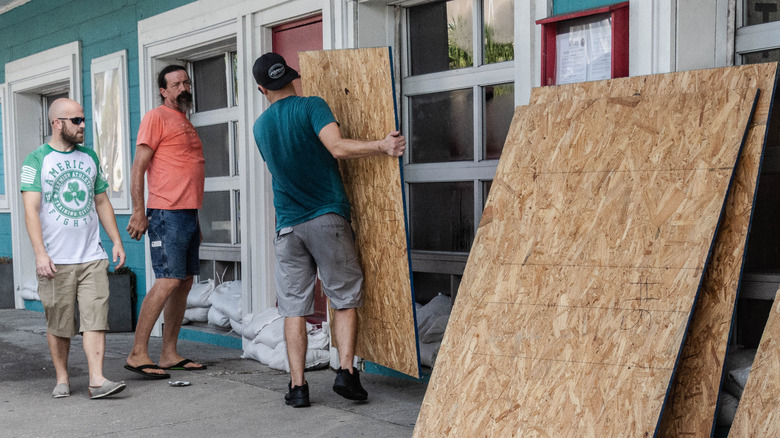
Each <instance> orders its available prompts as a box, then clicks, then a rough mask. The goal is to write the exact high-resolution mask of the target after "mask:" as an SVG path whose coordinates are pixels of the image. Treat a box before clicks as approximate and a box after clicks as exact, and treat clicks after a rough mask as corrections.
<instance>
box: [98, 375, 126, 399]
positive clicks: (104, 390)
mask: <svg viewBox="0 0 780 438" xmlns="http://www.w3.org/2000/svg"><path fill="white" fill-rule="evenodd" d="M124 389H125V382H112V381H110V380H108V379H106V381H105V382H103V384H102V385H100V386H90V387H89V398H91V399H96V398H103V397H108V396H109V395H114V394H119V393H120V392H122V390H124Z"/></svg>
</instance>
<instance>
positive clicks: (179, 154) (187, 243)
mask: <svg viewBox="0 0 780 438" xmlns="http://www.w3.org/2000/svg"><path fill="white" fill-rule="evenodd" d="M157 85H158V86H159V88H160V97H161V98H162V105H160V106H159V107H157V108H155V109H153V110H151V111H149V112H148V113H146V115H145V116H144V118H143V120H142V121H141V126H140V128H139V129H138V138H137V140H136V150H135V160H134V161H133V168H132V172H131V179H132V183H131V186H130V187H131V188H130V193H131V197H132V200H133V214H132V216H131V217H130V221H129V223H128V225H127V231H128V233H130V237H132V238H133V239H135V240H140V239H141V237H143V235H144V233H146V232H147V231H148V233H149V242H150V243H149V244H150V250H151V257H152V267H153V269H154V276H155V282H154V285H153V286H152V288H151V290H149V292H148V293H147V294H146V297H145V298H144V301H143V304H142V305H141V313H140V314H139V315H138V324H137V326H136V329H135V341H134V343H133V350H132V351H131V352H130V355H129V356H128V357H127V364H126V365H125V368H126V369H128V370H130V371H133V372H135V373H138V374H141V375H143V376H144V377H147V378H152V379H167V378H169V377H170V375H169V374H168V373H166V372H165V371H164V370H170V369H174V370H175V369H178V370H190V371H192V370H202V369H206V366H205V365H201V364H198V363H196V362H193V361H192V360H190V359H185V358H183V357H181V356H180V355H179V353H178V351H177V348H176V343H177V339H178V337H179V329H181V323H182V320H183V318H184V310H185V308H186V307H187V295H188V294H189V291H190V288H191V287H192V279H193V276H194V275H198V272H199V268H200V261H199V256H198V249H199V247H200V240H201V233H200V224H199V222H198V210H199V209H200V208H201V206H202V204H203V185H204V182H205V168H204V165H205V160H204V159H203V145H202V144H201V141H200V138H198V133H197V132H196V131H195V127H193V126H192V123H190V121H189V119H187V112H188V111H189V110H190V108H192V93H191V91H190V78H189V75H188V74H187V71H186V70H185V69H184V67H182V66H179V65H169V66H167V67H165V68H164V69H163V70H162V71H161V72H160V74H159V75H158V77H157ZM144 174H146V176H147V179H148V182H149V199H148V200H147V202H146V205H145V206H144ZM163 311H164V312H165V313H164V321H165V324H164V325H163V343H162V350H161V352H160V361H159V366H158V365H157V364H155V363H154V361H153V360H152V359H151V357H150V356H149V337H150V336H151V333H152V328H153V327H154V324H155V322H156V321H157V318H159V317H160V313H161V312H163Z"/></svg>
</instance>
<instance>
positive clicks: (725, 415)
mask: <svg viewBox="0 0 780 438" xmlns="http://www.w3.org/2000/svg"><path fill="white" fill-rule="evenodd" d="M738 406H739V399H737V398H736V397H734V396H733V395H731V394H729V393H728V392H725V391H721V392H720V394H719V395H718V414H717V418H716V420H715V421H716V425H717V426H718V427H731V423H733V422H734V416H735V415H737V407H738Z"/></svg>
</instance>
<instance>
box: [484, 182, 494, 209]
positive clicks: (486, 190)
mask: <svg viewBox="0 0 780 438" xmlns="http://www.w3.org/2000/svg"><path fill="white" fill-rule="evenodd" d="M491 187H493V180H490V181H482V209H483V210H484V209H485V204H487V200H488V195H489V194H490V188H491Z"/></svg>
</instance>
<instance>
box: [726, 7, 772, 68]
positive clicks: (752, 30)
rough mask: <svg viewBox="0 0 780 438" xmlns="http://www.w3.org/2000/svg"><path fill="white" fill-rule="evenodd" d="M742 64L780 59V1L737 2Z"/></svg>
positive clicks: (738, 50)
mask: <svg viewBox="0 0 780 438" xmlns="http://www.w3.org/2000/svg"><path fill="white" fill-rule="evenodd" d="M737 9H738V10H737V33H736V34H737V36H736V44H735V46H736V52H737V60H736V62H737V63H738V64H755V63H760V62H774V61H780V0H742V1H739V2H737Z"/></svg>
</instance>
